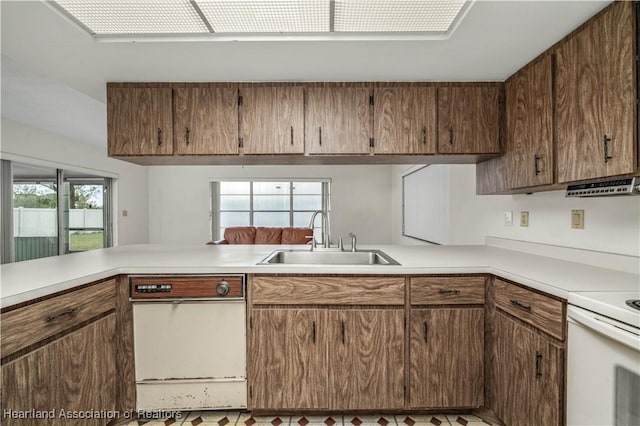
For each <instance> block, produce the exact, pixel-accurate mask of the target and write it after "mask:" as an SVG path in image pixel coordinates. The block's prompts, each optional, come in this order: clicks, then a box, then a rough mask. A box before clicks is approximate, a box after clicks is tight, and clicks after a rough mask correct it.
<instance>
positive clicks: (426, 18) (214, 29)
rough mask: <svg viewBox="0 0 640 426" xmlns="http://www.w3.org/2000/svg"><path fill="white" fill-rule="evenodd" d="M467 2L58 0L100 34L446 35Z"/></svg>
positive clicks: (142, 36)
mask: <svg viewBox="0 0 640 426" xmlns="http://www.w3.org/2000/svg"><path fill="white" fill-rule="evenodd" d="M473 1H474V0H466V1H465V0H423V1H419V0H96V1H91V0H58V1H55V2H49V3H51V4H53V5H54V6H56V8H57V9H59V10H61V11H62V12H63V13H65V14H66V15H68V16H70V18H71V19H72V20H74V21H75V22H76V23H78V24H79V25H81V26H82V27H83V28H85V29H86V30H87V31H88V32H90V33H91V34H92V35H93V36H94V37H96V38H97V39H102V40H110V39H113V40H126V39H131V40H141V41H144V40H148V41H153V40H167V39H169V37H172V38H171V40H175V41H179V40H189V41H191V40H197V39H201V40H202V39H204V40H261V39H264V40H274V39H276V40H277V39H283V40H314V39H315V40H366V39H369V40H371V39H378V40H394V39H404V40H408V39H446V38H448V37H449V36H450V35H451V34H452V32H453V31H454V30H455V28H456V26H457V25H458V24H459V23H460V21H461V20H462V18H463V17H464V15H465V14H466V12H467V11H468V10H469V8H470V7H471V4H472V3H473Z"/></svg>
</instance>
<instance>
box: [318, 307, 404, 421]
mask: <svg viewBox="0 0 640 426" xmlns="http://www.w3.org/2000/svg"><path fill="white" fill-rule="evenodd" d="M328 327H329V332H328V333H329V340H328V351H329V369H328V371H329V389H330V390H331V392H329V400H330V402H329V408H331V409H335V410H374V409H375V410H389V409H397V408H403V407H404V311H402V310H398V309H357V310H331V311H329V321H328Z"/></svg>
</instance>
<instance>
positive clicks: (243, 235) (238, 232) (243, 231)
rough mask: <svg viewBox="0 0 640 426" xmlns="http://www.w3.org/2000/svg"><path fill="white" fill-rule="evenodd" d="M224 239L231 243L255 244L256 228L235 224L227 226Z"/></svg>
mask: <svg viewBox="0 0 640 426" xmlns="http://www.w3.org/2000/svg"><path fill="white" fill-rule="evenodd" d="M224 239H225V240H227V242H228V243H229V244H254V241H255V239H256V228H254V227H253V226H233V227H229V228H225V230H224Z"/></svg>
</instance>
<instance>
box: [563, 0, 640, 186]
mask: <svg viewBox="0 0 640 426" xmlns="http://www.w3.org/2000/svg"><path fill="white" fill-rule="evenodd" d="M633 7H634V2H626V1H620V2H613V4H612V6H610V7H609V8H608V10H606V11H605V12H604V13H603V14H601V15H600V16H598V17H597V18H596V19H594V20H593V21H591V22H590V23H589V24H587V25H586V26H585V27H584V28H583V29H582V30H580V31H579V32H578V33H577V34H575V35H574V36H573V37H571V38H569V39H568V40H567V41H565V42H564V43H562V44H561V45H560V46H559V47H558V49H557V51H556V61H557V71H556V109H557V123H556V127H557V135H556V140H557V142H556V144H557V145H556V147H557V158H558V182H560V183H562V182H571V181H576V180H581V179H592V178H598V177H605V176H613V175H619V174H625V173H633V172H634V171H635V167H636V164H635V149H636V140H635V138H634V129H633V126H634V123H635V121H634V120H635V119H636V105H635V97H636V81H635V75H634V57H635V52H634V50H633V46H634V41H633V37H634V34H633V27H634V22H633V21H634V18H633V16H634V13H633ZM609 157H610V158H609Z"/></svg>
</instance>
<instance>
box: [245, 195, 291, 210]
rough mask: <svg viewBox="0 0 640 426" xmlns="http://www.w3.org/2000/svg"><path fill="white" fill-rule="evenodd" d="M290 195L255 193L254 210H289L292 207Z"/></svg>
mask: <svg viewBox="0 0 640 426" xmlns="http://www.w3.org/2000/svg"><path fill="white" fill-rule="evenodd" d="M290 203H291V202H290V201H289V195H254V196H253V209H254V210H287V211H289V209H290V208H291V204H290Z"/></svg>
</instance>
